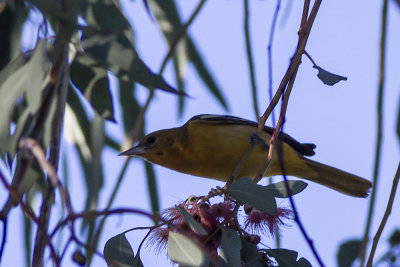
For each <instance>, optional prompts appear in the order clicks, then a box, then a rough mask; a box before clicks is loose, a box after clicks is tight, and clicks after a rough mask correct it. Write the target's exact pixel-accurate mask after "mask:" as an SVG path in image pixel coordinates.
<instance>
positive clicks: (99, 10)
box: [80, 0, 132, 32]
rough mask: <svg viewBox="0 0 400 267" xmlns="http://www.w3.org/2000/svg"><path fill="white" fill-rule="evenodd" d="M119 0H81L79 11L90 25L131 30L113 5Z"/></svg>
mask: <svg viewBox="0 0 400 267" xmlns="http://www.w3.org/2000/svg"><path fill="white" fill-rule="evenodd" d="M118 2H119V1H114V2H113V1H112V0H101V1H81V7H80V12H81V15H82V17H83V18H84V19H85V20H86V23H87V24H88V26H90V27H95V28H101V29H103V30H107V31H114V32H120V31H123V30H127V32H131V31H132V30H131V27H130V25H129V22H128V20H127V19H126V17H125V16H124V14H123V13H122V12H121V9H120V8H119V7H118V6H116V5H115V3H118Z"/></svg>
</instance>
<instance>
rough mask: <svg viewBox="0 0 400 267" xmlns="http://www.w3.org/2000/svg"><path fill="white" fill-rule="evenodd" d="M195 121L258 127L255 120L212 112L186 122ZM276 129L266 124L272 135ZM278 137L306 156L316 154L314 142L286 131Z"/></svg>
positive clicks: (267, 130)
mask: <svg viewBox="0 0 400 267" xmlns="http://www.w3.org/2000/svg"><path fill="white" fill-rule="evenodd" d="M194 121H204V122H207V123H216V124H235V125H247V126H252V127H255V128H257V126H258V123H256V122H254V121H250V120H246V119H242V118H238V117H234V116H228V115H211V114H202V115H197V116H194V117H192V118H191V119H190V120H188V122H187V123H186V124H190V123H192V122H194ZM274 130H275V129H274V128H272V127H268V126H264V131H266V132H267V133H269V134H270V135H272V134H273V132H274ZM278 139H279V140H280V141H282V142H285V143H287V144H288V145H289V146H291V147H292V148H293V149H294V150H296V151H297V152H299V153H301V154H302V155H304V156H313V155H314V154H315V152H314V148H316V146H315V145H314V144H309V143H300V142H298V141H296V140H295V139H294V138H293V137H291V136H290V135H288V134H286V133H284V132H280V134H279V137H278Z"/></svg>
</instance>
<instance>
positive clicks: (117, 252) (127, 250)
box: [103, 234, 138, 267]
mask: <svg viewBox="0 0 400 267" xmlns="http://www.w3.org/2000/svg"><path fill="white" fill-rule="evenodd" d="M103 254H104V258H105V260H106V262H107V265H108V266H109V267H110V266H113V267H114V266H115V267H117V266H120V267H128V266H138V265H137V264H136V265H135V262H134V254H133V250H132V247H131V245H130V244H129V242H128V239H126V237H125V234H119V235H116V236H114V237H112V238H110V239H108V241H107V242H106V244H105V245H104V250H103Z"/></svg>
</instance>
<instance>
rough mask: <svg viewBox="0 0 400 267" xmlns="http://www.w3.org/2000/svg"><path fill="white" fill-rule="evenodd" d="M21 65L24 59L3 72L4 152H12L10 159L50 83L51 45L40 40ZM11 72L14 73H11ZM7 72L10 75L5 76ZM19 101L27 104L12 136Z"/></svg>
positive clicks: (0, 127) (0, 131) (0, 135)
mask: <svg viewBox="0 0 400 267" xmlns="http://www.w3.org/2000/svg"><path fill="white" fill-rule="evenodd" d="M20 63H21V58H17V59H16V60H15V61H13V62H11V63H10V64H9V66H7V67H6V68H5V69H4V70H3V71H2V72H1V73H0V83H1V86H0V101H1V102H0V153H2V154H3V153H5V152H8V153H10V157H13V155H14V153H15V149H16V147H17V142H18V140H19V138H20V136H21V135H22V134H23V130H24V129H25V130H26V127H27V126H26V123H31V122H32V116H33V115H34V114H35V113H36V112H37V111H38V110H39V108H40V105H41V100H42V91H43V90H44V88H45V87H46V85H47V84H48V82H49V74H50V62H49V60H48V58H47V42H46V41H44V40H39V41H38V44H37V46H36V48H35V50H34V52H33V54H32V56H31V58H30V59H29V61H28V62H27V63H25V64H24V65H23V66H21V67H18V66H19V64H20ZM11 70H14V71H13V72H12V73H11ZM3 72H4V73H3ZM7 73H9V74H10V75H8V76H7V77H5V75H6V74H7ZM2 81H3V82H2ZM19 101H22V102H23V103H24V105H25V106H24V107H25V108H24V109H23V111H22V112H21V115H20V116H19V118H18V121H17V123H16V129H15V130H14V131H13V132H12V133H11V128H10V122H11V117H12V114H13V110H14V107H15V105H16V104H17V102H19ZM28 118H31V120H28Z"/></svg>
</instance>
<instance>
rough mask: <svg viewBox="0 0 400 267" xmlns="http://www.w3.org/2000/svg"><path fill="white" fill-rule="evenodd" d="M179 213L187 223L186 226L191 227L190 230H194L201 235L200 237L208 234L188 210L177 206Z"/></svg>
mask: <svg viewBox="0 0 400 267" xmlns="http://www.w3.org/2000/svg"><path fill="white" fill-rule="evenodd" d="M177 208H178V211H179V213H180V214H181V216H182V219H183V220H184V221H185V222H186V224H187V225H188V226H189V227H190V229H192V230H193V232H195V233H197V234H200V235H206V234H208V233H207V231H206V230H204V228H203V226H201V224H200V223H199V222H198V221H196V220H195V219H194V218H193V216H192V215H190V214H189V212H187V211H186V209H185V208H184V207H182V206H177Z"/></svg>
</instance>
